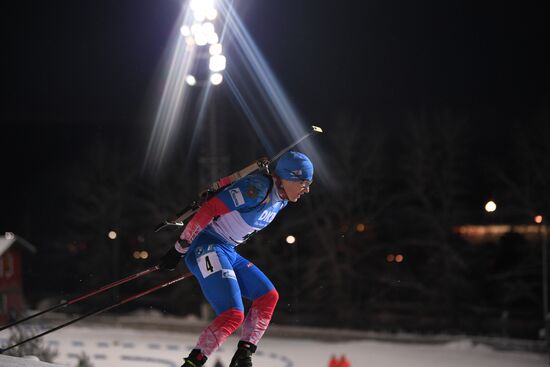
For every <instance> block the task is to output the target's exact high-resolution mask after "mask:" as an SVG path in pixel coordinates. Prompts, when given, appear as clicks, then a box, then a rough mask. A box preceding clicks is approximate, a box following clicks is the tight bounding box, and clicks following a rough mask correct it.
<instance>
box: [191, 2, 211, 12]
mask: <svg viewBox="0 0 550 367" xmlns="http://www.w3.org/2000/svg"><path fill="white" fill-rule="evenodd" d="M189 7H190V8H191V10H193V11H194V12H196V11H203V12H205V13H206V12H207V11H208V10H209V9H213V8H214V0H191V1H190V2H189Z"/></svg>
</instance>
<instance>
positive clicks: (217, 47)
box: [209, 43, 222, 56]
mask: <svg viewBox="0 0 550 367" xmlns="http://www.w3.org/2000/svg"><path fill="white" fill-rule="evenodd" d="M209 51H210V55H212V56H215V55H221V53H222V45H221V43H215V44H213V45H212V46H210V49H209Z"/></svg>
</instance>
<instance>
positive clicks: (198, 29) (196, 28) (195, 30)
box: [191, 23, 202, 36]
mask: <svg viewBox="0 0 550 367" xmlns="http://www.w3.org/2000/svg"><path fill="white" fill-rule="evenodd" d="M200 33H202V26H201V24H200V23H193V25H192V26H191V34H192V35H193V36H196V35H197V34H200Z"/></svg>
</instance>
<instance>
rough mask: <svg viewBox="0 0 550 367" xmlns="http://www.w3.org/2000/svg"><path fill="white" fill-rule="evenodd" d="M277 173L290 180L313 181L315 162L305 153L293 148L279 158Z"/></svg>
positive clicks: (276, 167)
mask: <svg viewBox="0 0 550 367" xmlns="http://www.w3.org/2000/svg"><path fill="white" fill-rule="evenodd" d="M275 174H276V175H277V176H279V177H280V178H282V179H284V180H288V181H303V180H307V181H312V180H313V164H312V163H311V161H310V160H309V158H308V157H307V155H305V154H304V153H300V152H295V151H292V150H291V151H288V152H286V153H285V154H283V155H282V156H281V158H279V160H278V161H277V165H276V166H275Z"/></svg>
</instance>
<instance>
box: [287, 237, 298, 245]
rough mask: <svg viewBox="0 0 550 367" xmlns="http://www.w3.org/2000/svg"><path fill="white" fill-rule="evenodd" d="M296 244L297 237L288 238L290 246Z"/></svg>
mask: <svg viewBox="0 0 550 367" xmlns="http://www.w3.org/2000/svg"><path fill="white" fill-rule="evenodd" d="M295 242H296V237H294V236H292V235H290V236H286V243H288V244H289V245H292V244H294V243H295Z"/></svg>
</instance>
